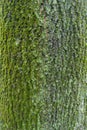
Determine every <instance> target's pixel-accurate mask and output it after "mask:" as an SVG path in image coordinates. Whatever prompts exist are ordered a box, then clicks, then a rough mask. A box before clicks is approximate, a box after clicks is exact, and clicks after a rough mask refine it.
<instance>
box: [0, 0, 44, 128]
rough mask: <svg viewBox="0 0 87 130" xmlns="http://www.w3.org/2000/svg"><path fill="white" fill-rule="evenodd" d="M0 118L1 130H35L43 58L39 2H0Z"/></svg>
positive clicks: (39, 108)
mask: <svg viewBox="0 0 87 130" xmlns="http://www.w3.org/2000/svg"><path fill="white" fill-rule="evenodd" d="M2 11H3V12H2V19H3V20H2V22H3V25H2V42H1V45H0V48H1V55H2V59H1V60H2V73H1V74H2V80H1V88H2V89H1V91H0V92H1V117H2V121H3V123H4V128H3V129H4V130H5V129H6V130H38V129H39V128H40V121H39V120H40V116H39V113H40V111H41V107H42V100H43V99H42V100H41V98H42V97H43V95H41V92H42V84H44V79H43V69H42V66H43V59H42V50H43V45H41V36H42V30H43V26H42V23H41V18H39V14H40V11H39V3H38V2H37V1H35V0H29V1H27V0H23V1H21V0H12V1H10V0H9V1H4V0H3V1H2Z"/></svg>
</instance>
